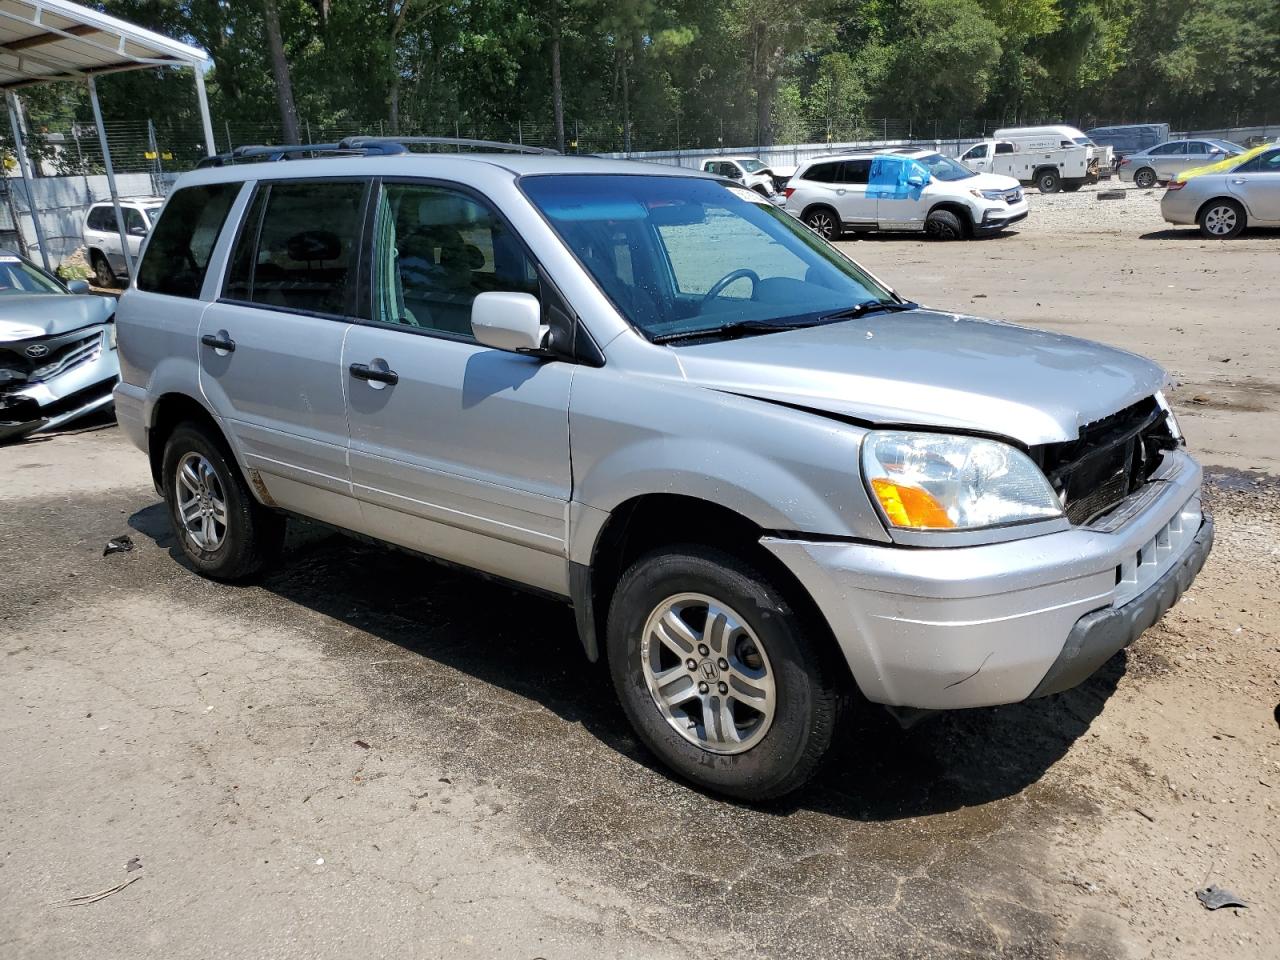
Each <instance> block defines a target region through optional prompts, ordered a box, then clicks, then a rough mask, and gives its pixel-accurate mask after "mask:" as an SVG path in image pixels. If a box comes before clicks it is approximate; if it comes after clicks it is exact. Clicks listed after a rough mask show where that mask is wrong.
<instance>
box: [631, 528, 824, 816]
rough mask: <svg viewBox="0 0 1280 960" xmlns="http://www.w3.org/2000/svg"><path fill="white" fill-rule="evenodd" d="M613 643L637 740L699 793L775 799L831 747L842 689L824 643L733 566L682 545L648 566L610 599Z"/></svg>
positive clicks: (754, 572)
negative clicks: (696, 788)
mask: <svg viewBox="0 0 1280 960" xmlns="http://www.w3.org/2000/svg"><path fill="white" fill-rule="evenodd" d="M606 643H607V648H608V658H609V670H610V673H611V675H612V677H613V684H614V689H615V690H616V691H617V693H618V699H619V700H621V701H622V706H623V710H624V711H625V712H626V714H627V718H628V720H630V721H631V725H632V726H633V727H634V728H635V731H636V733H637V734H638V735H639V737H640V739H641V740H642V741H643V742H644V744H645V745H646V746H647V747H648V748H649V749H650V750H652V751H653V752H654V753H655V754H656V755H657V756H658V758H659V759H661V760H662V761H663V763H665V764H666V765H667V766H668V767H670V768H671V769H672V770H674V771H675V772H676V773H678V774H679V775H680V776H682V777H684V778H685V779H687V780H690V781H692V782H693V783H695V784H697V785H698V786H700V787H703V788H705V789H707V790H711V791H714V792H716V793H721V794H724V795H726V796H730V797H735V798H737V799H741V800H748V801H762V800H769V799H773V798H776V797H780V796H783V795H785V794H788V793H791V792H793V791H795V790H798V789H799V788H800V787H802V786H803V785H804V784H805V783H806V782H808V780H809V779H810V777H812V776H813V774H814V773H815V772H816V770H817V769H818V767H819V765H820V763H821V761H822V758H823V757H824V755H825V754H826V752H827V748H828V747H829V746H830V744H831V738H832V735H833V732H834V729H835V725H836V719H837V714H838V707H839V702H840V682H839V680H838V679H837V678H838V677H839V673H838V670H837V665H836V664H835V663H834V657H833V656H832V654H831V651H830V647H829V645H827V643H826V638H825V636H824V635H823V633H822V631H821V629H819V628H816V627H815V626H814V625H813V624H811V623H809V621H808V618H807V617H805V616H804V615H802V614H801V613H800V612H799V611H798V610H797V609H796V608H795V607H793V606H792V605H791V603H790V602H789V601H788V600H787V598H786V597H785V595H784V591H783V590H781V589H780V588H779V587H778V585H777V584H776V583H774V582H773V581H772V580H771V579H770V577H769V576H767V575H766V574H764V573H762V572H761V571H760V570H759V569H757V568H755V567H753V566H752V565H750V564H748V563H746V562H744V561H742V560H740V559H738V558H737V557H735V556H732V555H730V554H728V553H725V552H723V551H720V550H715V549H711V548H706V547H699V546H693V545H686V546H677V547H671V548H667V549H664V550H658V551H654V552H652V553H649V554H646V555H645V556H643V557H641V558H640V559H639V560H637V561H636V562H635V563H634V564H632V566H631V567H630V568H629V569H628V570H627V571H626V573H624V574H623V576H622V579H621V580H620V581H619V583H618V588H617V590H616V591H615V592H614V596H613V601H612V603H611V605H610V608H609V620H608V630H607V637H606Z"/></svg>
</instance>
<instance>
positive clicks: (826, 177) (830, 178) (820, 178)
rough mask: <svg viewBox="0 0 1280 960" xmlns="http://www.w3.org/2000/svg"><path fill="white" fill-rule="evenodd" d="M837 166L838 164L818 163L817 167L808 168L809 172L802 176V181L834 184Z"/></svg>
mask: <svg viewBox="0 0 1280 960" xmlns="http://www.w3.org/2000/svg"><path fill="white" fill-rule="evenodd" d="M838 166H839V164H838V163H819V164H818V165H817V166H814V167H810V168H809V172H808V173H806V174H805V175H804V179H806V180H812V181H814V182H815V183H834V182H835V179H836V168H837V167H838Z"/></svg>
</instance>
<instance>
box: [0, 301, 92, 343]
mask: <svg viewBox="0 0 1280 960" xmlns="http://www.w3.org/2000/svg"><path fill="white" fill-rule="evenodd" d="M115 309H116V301H115V299H114V298H112V297H98V296H94V295H92V294H86V295H79V294H60V293H32V294H22V293H0V343H3V342H6V341H13V340H30V339H32V338H33V337H51V336H55V335H57V334H59V333H69V332H70V331H72V330H78V329H80V328H81V327H88V326H92V325H93V324H95V323H103V322H105V321H106V319H107V318H108V317H110V316H111V314H112V313H114V312H115Z"/></svg>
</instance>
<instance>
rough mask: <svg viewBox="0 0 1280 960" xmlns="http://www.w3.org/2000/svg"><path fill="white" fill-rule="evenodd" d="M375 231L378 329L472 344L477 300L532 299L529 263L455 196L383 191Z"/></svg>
mask: <svg viewBox="0 0 1280 960" xmlns="http://www.w3.org/2000/svg"><path fill="white" fill-rule="evenodd" d="M374 229H375V232H376V235H377V244H376V248H375V251H374V260H373V268H374V269H373V282H374V312H373V317H374V319H375V320H378V321H379V322H381V323H393V324H399V325H402V326H406V327H415V328H420V329H426V330H435V331H439V332H441V333H448V334H453V335H455V336H459V337H466V338H468V339H470V338H471V303H472V301H474V300H475V298H476V295H477V294H480V293H485V292H487V291H494V290H501V291H512V292H517V293H537V292H538V279H537V273H536V271H535V270H534V266H533V262H532V261H531V260H530V259H529V257H528V255H527V254H526V253H525V251H524V247H523V245H522V244H521V243H520V241H519V239H518V238H517V237H516V235H515V234H514V233H513V232H512V230H511V229H510V227H508V226H507V224H506V223H505V222H504V221H503V220H501V219H500V218H499V217H497V216H496V215H495V214H494V212H493V211H492V210H491V209H490V208H489V207H488V206H487V205H486V204H485V203H483V202H482V201H480V200H477V199H475V198H474V197H471V196H469V195H467V194H465V193H462V192H460V191H457V190H451V189H449V188H447V187H441V186H435V185H428V184H412V183H389V184H386V185H385V186H384V188H383V190H382V195H381V196H380V197H379V199H378V208H377V213H376V220H375V221H374ZM615 252H616V251H615ZM628 267H629V262H628Z"/></svg>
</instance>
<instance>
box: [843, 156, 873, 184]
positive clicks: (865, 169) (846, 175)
mask: <svg viewBox="0 0 1280 960" xmlns="http://www.w3.org/2000/svg"><path fill="white" fill-rule="evenodd" d="M870 174H871V161H870V160H846V161H845V162H844V163H842V164H840V182H841V183H866V182H867V178H868V176H870Z"/></svg>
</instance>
